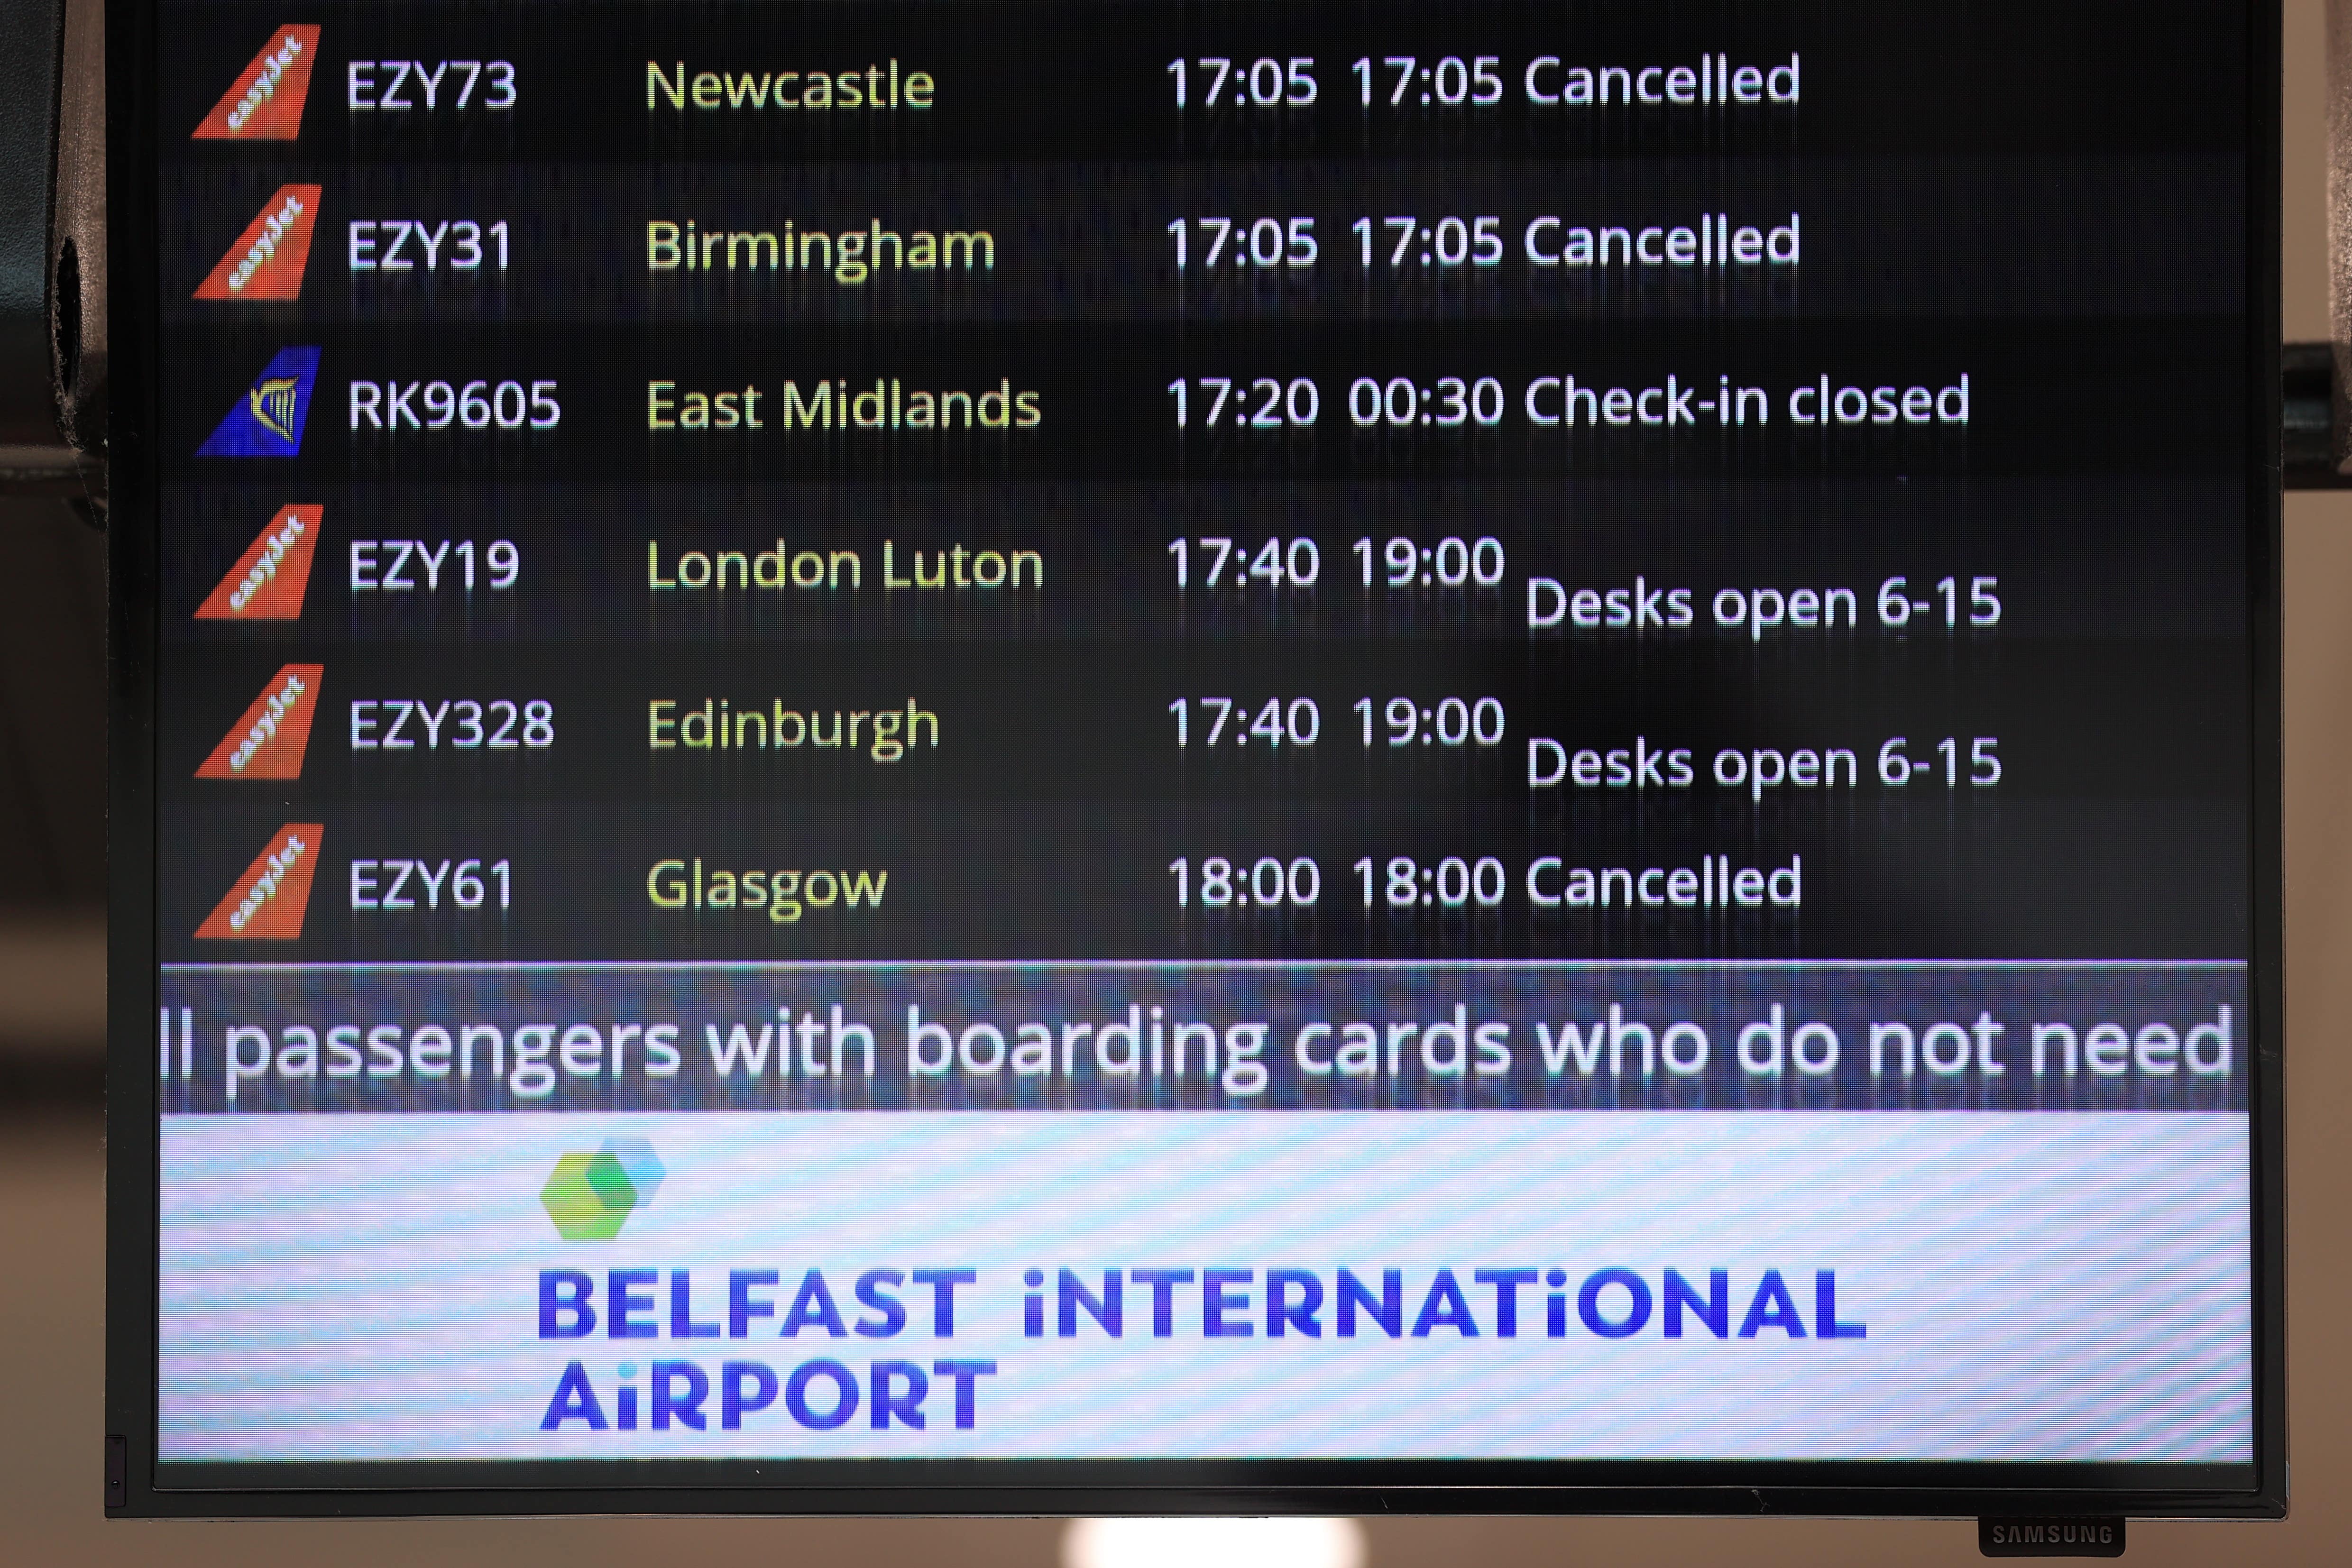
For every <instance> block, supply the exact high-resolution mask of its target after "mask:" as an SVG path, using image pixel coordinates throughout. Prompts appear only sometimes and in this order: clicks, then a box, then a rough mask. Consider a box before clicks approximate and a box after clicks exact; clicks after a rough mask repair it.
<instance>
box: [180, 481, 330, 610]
mask: <svg viewBox="0 0 2352 1568" xmlns="http://www.w3.org/2000/svg"><path fill="white" fill-rule="evenodd" d="M326 513H327V508H326V507H319V506H292V507H279V508H278V515H277V516H276V517H272V518H270V519H269V522H268V526H267V527H265V528H263V529H262V530H261V534H260V537H259V538H256V539H255V540H254V541H253V542H252V543H251V544H249V545H247V546H246V548H245V553H244V554H243V555H241V556H239V557H237V558H236V565H235V566H233V567H231V568H229V569H228V575H227V576H226V577H224V578H222V579H221V580H220V586H219V587H217V588H215V589H214V590H213V591H212V592H211V593H209V594H207V595H206V596H205V601H204V602H203V603H202V604H199V605H198V606H196V619H197V620H199V621H297V620H299V619H300V618H301V615H302V592H303V591H304V590H305V589H307V588H309V587H310V557H311V555H312V553H313V552H314V551H316V550H317V549H318V546H319V520H320V518H321V517H325V516H326Z"/></svg>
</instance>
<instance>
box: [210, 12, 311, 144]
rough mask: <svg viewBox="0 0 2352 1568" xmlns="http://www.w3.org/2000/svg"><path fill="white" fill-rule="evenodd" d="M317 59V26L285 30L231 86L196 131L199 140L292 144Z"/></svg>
mask: <svg viewBox="0 0 2352 1568" xmlns="http://www.w3.org/2000/svg"><path fill="white" fill-rule="evenodd" d="M318 56H319V29H318V28H317V27H316V26H284V27H280V28H278V31H277V32H276V33H274V34H272V35H271V36H270V39H269V42H268V43H266V44H264V45H262V46H261V52H260V53H259V54H257V55H256V56H254V57H253V63H252V64H251V65H248V66H247V67H246V68H245V69H244V70H243V71H242V72H241V73H239V74H238V76H237V78H236V80H235V81H233V82H231V83H229V85H228V90H227V91H226V92H225V93H223V94H221V100H220V101H219V102H218V103H216V104H215V105H213V111H212V112H211V113H210V114H207V115H205V119H204V123H203V124H201V125H199V126H197V127H196V130H195V139H196V140H197V141H293V140H294V138H295V137H297V136H299V135H300V134H301V132H302V105H303V103H304V101H305V100H307V99H309V98H310V63H311V62H312V61H313V60H315V59H316V58H318Z"/></svg>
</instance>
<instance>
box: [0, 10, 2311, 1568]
mask: <svg viewBox="0 0 2352 1568" xmlns="http://www.w3.org/2000/svg"><path fill="white" fill-rule="evenodd" d="M2286 9H2287V20H2286V154H2285V205H2286V213H2285V225H2284V227H2285V234H2284V246H2285V329H2286V336H2287V337H2288V338H2289V339H2304V340H2310V339H2319V338H2323V337H2325V336H2326V327H2327V321H2326V268H2325V256H2324V252H2323V248H2322V247H2323V234H2324V230H2323V225H2322V217H2323V213H2322V204H2323V200H2324V195H2325V176H2324V172H2323V164H2322V145H2321V143H2322V136H2323V132H2324V128H2325V110H2324V105H2323V99H2322V90H2323V81H2322V56H2321V50H2322V44H2323V37H2324V28H2323V25H2322V16H2323V11H2322V6H2321V5H2320V4H2319V0H2289V4H2288V5H2287V8H2286ZM2123 15H2124V13H2123V11H2122V9H2121V8H2120V7H2119V8H2118V18H2119V20H2120V18H2121V17H2122V16H2123ZM2286 516H2287V522H2286V840H2287V842H2286V864H2287V874H2286V897H2287V910H2286V933H2287V1029H2288V1056H2289V1061H2290V1064H2291V1065H2290V1070H2289V1077H2288V1116H2287V1120H2288V1134H2287V1136H2288V1147H2289V1154H2288V1160H2289V1173H2288V1186H2289V1193H2290V1198H2289V1206H2288V1230H2289V1238H2290V1239H2289V1243H2288V1246H2289V1270H2288V1271H2289V1282H2290V1291H2289V1314H2290V1319H2291V1325H2292V1326H2291V1330H2290V1348H2289V1355H2290V1365H2291V1373H2290V1376H2291V1382H2292V1392H2291V1397H2290V1421H2291V1425H2292V1438H2291V1441H2292V1451H2293V1458H2294V1518H2293V1519H2292V1520H2290V1521H2287V1522H2286V1523H2284V1524H2228V1525H2224V1524H2140V1525H2135V1526H2134V1527H2133V1529H2132V1533H2131V1551H2130V1559H2131V1561H2134V1562H2137V1563H2143V1564H2148V1565H2151V1568H2153V1565H2155V1564H2188V1563H2237V1562H2253V1563H2263V1564H2265V1565H2272V1568H2305V1565H2308V1568H2345V1565H2346V1564H2352V1498H2347V1489H2352V1414H2347V1412H2352V1353H2347V1350H2346V1348H2345V1343H2344V1342H2343V1341H2342V1340H2341V1339H2339V1338H2338V1337H2337V1335H2338V1334H2339V1333H2341V1332H2342V1331H2341V1328H2340V1325H2341V1323H2342V1322H2343V1320H2344V1315H2345V1312H2346V1308H2345V1301H2346V1300H2347V1296H2352V1228H2347V1210H2352V1136H2347V1134H2346V1132H2345V1131H2344V1129H2345V1127H2346V1125H2347V1123H2352V1042H2347V1037H2352V816H2347V812H2346V810H2345V804H2346V794H2347V780H2352V492H2347V493H2345V494H2343V495H2332V496H2308V495H2306V496H2300V497H2291V498H2290V499H2289V501H2288V504H2287V514H2286ZM94 547H95V541H94V539H92V538H90V537H89V536H86V535H83V534H80V533H79V532H78V531H77V528H76V525H74V524H72V523H71V522H70V521H68V520H67V519H65V518H64V517H62V516H60V515H53V514H51V513H50V512H48V511H47V510H44V509H41V508H37V507H31V506H29V505H25V506H19V507H13V508H9V509H6V510H5V511H0V597H5V600H6V601H7V603H6V606H5V610H0V733H5V740H0V818H5V821H6V822H7V823H8V824H9V826H8V828H7V831H0V1259H6V1260H8V1265H9V1266H8V1268H7V1269H6V1270H0V1563H26V1564H53V1563H54V1564H81V1563H90V1564H98V1563H125V1564H129V1563H157V1562H170V1563H173V1564H175V1565H176V1568H204V1565H207V1564H213V1563H221V1564H236V1565H237V1568H278V1565H281V1564H282V1565H288V1568H291V1565H294V1564H307V1563H334V1564H338V1565H341V1568H366V1565H371V1564H376V1563H408V1562H412V1561H418V1560H430V1561H432V1562H434V1563H439V1564H449V1565H451V1568H458V1565H465V1564H473V1563H482V1564H493V1563H495V1564H499V1565H500V1568H533V1565H535V1564H539V1563H546V1564H551V1565H553V1564H559V1563H560V1564H562V1565H563V1568H601V1565H604V1564H614V1565H618V1564H623V1563H627V1564H633V1565H635V1564H643V1563H657V1562H675V1561H681V1560H686V1561H708V1560H713V1559H718V1558H721V1557H725V1558H742V1557H751V1556H758V1557H766V1558H774V1559H782V1560H785V1561H802V1562H806V1561H818V1562H824V1561H838V1560H852V1561H857V1562H862V1563H891V1562H899V1561H911V1560H917V1559H919V1560H921V1561H922V1562H924V1563H926V1564H928V1565H929V1568H961V1565H963V1564H975V1565H977V1564H1004V1565H1007V1568H1011V1565H1014V1564H1020V1565H1024V1568H1046V1565H1048V1564H1052V1563H1055V1562H1056V1542H1057V1540H1058V1538H1059V1533H1060V1528H1061V1527H1060V1526H1059V1525H1058V1524H1057V1523H1055V1522H1052V1521H1029V1520H1011V1521H916V1522H898V1521H809V1522H798V1521H731V1520H728V1521H684V1520H593V1521H592V1520H563V1521H511V1522H508V1521H501V1522H491V1523H439V1522H431V1523H386V1522H358V1523H345V1522H335V1523H244V1524H177V1523H174V1524H149V1523H115V1524H108V1523H106V1522H105V1521H103V1520H102V1519H101V1518H100V1507H99V1490H100V1436H101V1434H100V1409H99V1386H100V1333H101V1320H102V1312H103V1301H102V1297H101V1289H100V1249H101V1240H102V1236H103V1228H104V1215H103V1211H102V1187H103V1177H104V1171H103V1164H102V1153H101V1148H100V1143H101V1138H102V1134H103V1124H102V1122H101V1119H100V1113H99V1110H98V1100H97V1094H98V1082H99V1080H98V1076H97V1072H96V1069H95V1066H94V1062H95V1052H96V1051H97V1050H98V1036H99V1030H100V1026H101V1023H102V1018H103V998H102V995H101V987H102V980H103V975H104V958H103V953H102V949H101V948H100V946H99V940H98V932H99V929H100V925H99V919H98V915H97V913H96V911H95V909H94V906H93V900H94V899H95V898H96V897H97V896H98V888H97V885H96V883H95V880H94V875H95V873H94V871H93V870H92V867H93V866H94V864H95V862H94V858H93V856H92V854H91V849H92V846H93V845H94V843H95V841H96V838H97V835H98V834H99V833H100V832H101V831H102V816H101V804H100V800H99V799H98V790H99V787H100V773H99V768H100V762H99V756H98V747H99V746H100V744H101V742H102V738H103V737H102V731H101V728H100V715H99V711H98V708H97V706H96V703H97V692H98V686H97V685H96V681H97V674H98V670H99V667H100V659H101V655H102V637H103V631H102V626H103V622H102V602H101V598H100V588H99V583H100V568H99V555H98V552H97V550H96V549H95V548H94ZM1367 1529H1368V1533H1369V1537H1370V1568H1418V1565H1421V1564H1430V1565H1433V1568H1435V1565H1443V1568H1460V1565H1461V1564H1464V1563H1545V1564H1553V1563H1557V1564H1567V1565H1572V1564H1580V1563H1604V1562H1607V1563H1629V1562H1630V1563H1648V1564H1658V1565H1663V1568H1675V1565H1679V1564H1701V1563H1706V1564H1713V1563H1740V1564H1742V1565H1743V1568H1771V1565H1774V1564H1780V1563H1790V1564H1797V1563H1802V1564H1806V1565H1807V1568H1842V1565H1845V1564H1854V1565H1857V1568H1859V1565H1862V1564H1881V1563H1906V1564H1920V1565H1934V1564H1942V1563H1952V1564H1958V1563H1971V1562H1977V1561H1979V1558H1978V1556H1977V1552H1976V1540H1975V1531H1974V1527H1973V1525H1972V1524H1968V1523H1962V1522H1958V1521H1946V1522H1901V1523H1890V1522H1877V1521H1783V1520H1769V1521H1751V1520H1741V1521H1675V1520H1646V1519H1643V1520H1614V1519H1604V1520H1583V1519H1570V1520H1518V1519H1510V1520H1504V1519H1494V1520H1374V1521H1367Z"/></svg>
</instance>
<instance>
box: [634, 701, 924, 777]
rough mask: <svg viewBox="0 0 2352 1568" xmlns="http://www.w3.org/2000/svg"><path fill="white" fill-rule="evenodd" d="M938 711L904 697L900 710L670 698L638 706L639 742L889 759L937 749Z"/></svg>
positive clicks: (651, 746) (653, 746) (655, 747)
mask: <svg viewBox="0 0 2352 1568" xmlns="http://www.w3.org/2000/svg"><path fill="white" fill-rule="evenodd" d="M939 744H940V716H939V715H937V714H935V713H932V712H930V711H929V710H928V709H926V708H924V707H923V706H920V705H919V704H918V703H917V702H916V701H915V699H914V698H912V697H908V699H907V706H906V707H905V708H903V709H900V708H895V707H890V708H881V709H878V710H877V709H873V708H856V709H851V710H849V711H846V712H845V711H844V710H842V709H840V708H835V709H833V710H832V711H831V712H829V713H821V712H818V711H817V710H815V709H814V708H812V709H807V710H805V711H804V710H803V709H800V708H793V707H786V706H784V699H783V698H782V697H777V698H775V699H774V700H773V701H772V703H770V704H769V705H768V706H766V707H760V706H753V705H751V704H746V705H745V706H742V707H740V708H739V707H737V706H735V705H734V701H733V699H732V698H729V697H718V698H711V697H705V698H703V699H702V702H701V704H700V705H699V706H687V705H685V704H683V703H680V702H679V701H677V699H675V698H671V697H656V698H655V699H654V700H653V701H651V702H649V703H647V704H646V749H648V750H651V751H668V750H671V749H674V748H676V747H685V748H686V749H687V750H689V751H797V750H799V749H801V748H802V747H813V748H814V749H815V750H818V751H863V752H864V753H865V754H866V757H867V758H870V759H871V760H873V761H876V762H882V763H890V762H896V761H898V759H899V758H903V757H905V756H906V755H907V753H908V752H909V751H923V750H933V751H936V750H937V749H939Z"/></svg>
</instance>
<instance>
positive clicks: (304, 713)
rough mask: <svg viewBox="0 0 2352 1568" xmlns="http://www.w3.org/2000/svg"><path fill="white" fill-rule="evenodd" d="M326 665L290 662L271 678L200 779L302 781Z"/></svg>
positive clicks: (198, 773) (207, 760)
mask: <svg viewBox="0 0 2352 1568" xmlns="http://www.w3.org/2000/svg"><path fill="white" fill-rule="evenodd" d="M326 673H327V666H326V665H324V664H289V665H287V666H286V667H285V668H284V669H282V670H280V671H278V673H277V674H274V675H272V676H270V677H269V684H268V685H266V686H264V687H262V688H261V695H259V696H257V697H256V698H254V699H253V706H250V707H248V708H247V709H246V710H245V715H244V716H243V717H241V718H239V719H238V720H237V721H236V723H235V724H233V725H231V726H230V727H229V731H228V733H227V734H226V735H225V736H223V737H221V743H220V744H219V745H218V746H215V747H213V752H212V755H211V756H210V757H207V758H205V765H204V766H203V767H201V768H197V769H196V777H197V778H199V779H299V778H301V777H302V754H303V753H304V752H306V751H308V750H309V749H310V718H311V716H312V715H314V714H316V713H317V712H318V711H319V684H320V680H321V679H322V678H323V677H324V676H325V674H326Z"/></svg>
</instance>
